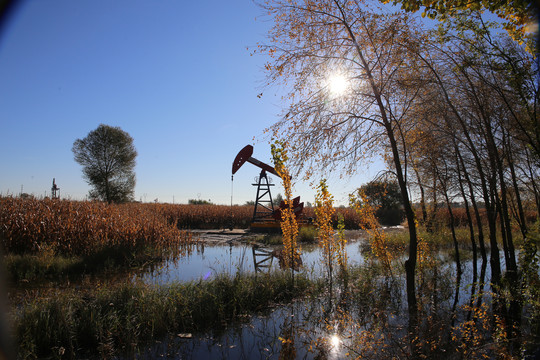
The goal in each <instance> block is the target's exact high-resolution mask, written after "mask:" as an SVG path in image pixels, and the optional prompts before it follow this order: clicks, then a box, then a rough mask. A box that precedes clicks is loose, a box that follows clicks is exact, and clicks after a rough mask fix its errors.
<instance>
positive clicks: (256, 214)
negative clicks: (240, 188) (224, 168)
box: [232, 145, 304, 231]
mask: <svg viewBox="0 0 540 360" xmlns="http://www.w3.org/2000/svg"><path fill="white" fill-rule="evenodd" d="M251 155H253V146H251V145H247V146H245V147H244V148H243V149H242V150H240V152H239V153H238V155H236V158H235V159H234V162H233V166H232V174H233V175H234V174H235V173H236V172H237V171H238V169H240V168H241V167H242V165H244V164H245V163H246V162H248V163H251V164H253V165H255V166H257V167H259V168H261V173H260V174H259V176H258V177H256V179H255V182H256V183H255V184H252V185H253V186H256V187H257V196H256V198H255V207H254V209H253V218H252V220H251V230H259V231H270V230H277V229H279V227H280V221H281V211H282V210H283V209H285V202H284V201H282V202H281V203H280V204H279V207H278V208H277V209H275V208H274V203H273V201H272V193H271V192H270V187H271V186H274V184H272V183H271V182H270V181H269V179H268V175H267V174H266V173H267V172H268V173H271V174H273V175H276V176H277V177H279V178H281V176H279V174H278V173H277V171H276V170H275V169H274V168H273V167H272V166H270V165H268V164H265V163H264V162H262V161H259V160H257V159H255V158H254V157H252V156H251ZM293 209H294V213H295V215H296V217H297V218H298V217H299V216H300V215H301V214H302V211H303V210H304V203H303V202H302V203H301V202H300V196H298V197H296V198H294V199H293Z"/></svg>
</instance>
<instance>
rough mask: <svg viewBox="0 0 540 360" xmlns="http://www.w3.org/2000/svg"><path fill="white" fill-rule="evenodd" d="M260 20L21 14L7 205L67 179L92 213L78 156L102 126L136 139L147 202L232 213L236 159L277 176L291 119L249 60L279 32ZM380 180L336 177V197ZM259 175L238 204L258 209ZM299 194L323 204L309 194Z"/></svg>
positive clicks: (187, 10) (3, 182)
mask: <svg viewBox="0 0 540 360" xmlns="http://www.w3.org/2000/svg"><path fill="white" fill-rule="evenodd" d="M261 13H262V11H261V9H259V8H258V7H257V6H256V5H255V4H254V3H253V2H252V1H250V0H230V1H223V0H198V1H178V0H158V1H153V0H129V1H127V0H114V1H89V0H76V1H74V0H46V1H44V0H27V1H24V2H22V4H21V5H20V6H19V7H18V8H17V9H16V11H15V12H14V14H13V16H12V17H11V18H10V20H9V22H8V23H7V26H6V27H5V28H4V32H3V33H2V34H1V36H0V125H1V127H2V134H3V136H2V141H0V166H1V169H2V175H1V176H0V193H1V194H2V195H6V194H15V195H16V194H19V193H20V192H21V186H22V189H23V192H26V193H30V194H34V195H37V196H43V195H50V188H51V185H52V179H53V178H56V183H57V185H58V186H59V187H60V192H61V196H62V197H68V198H72V199H84V198H85V196H86V194H87V193H88V190H89V188H90V187H89V185H88V184H86V182H85V181H84V180H83V178H82V172H81V167H80V166H79V165H78V164H77V163H75V161H74V160H73V153H72V152H71V147H72V145H73V142H74V141H75V140H76V139H77V138H83V137H85V136H86V135H87V134H88V132H90V131H91V130H93V129H95V128H96V127H97V126H98V125H99V124H101V123H103V124H107V125H111V126H119V127H121V128H122V129H123V130H124V131H126V132H128V133H129V134H130V135H131V136H132V137H133V138H134V143H135V147H136V149H137V151H138V154H139V155H138V157H137V167H136V176H137V185H136V188H135V198H136V199H137V200H143V201H153V200H154V199H158V201H160V202H173V199H174V202H175V203H186V202H187V201H188V199H197V198H200V199H205V200H209V199H210V200H211V201H212V202H214V203H218V204H230V201H231V181H230V178H231V166H232V161H233V159H234V157H235V156H236V154H237V153H238V151H239V150H240V149H242V148H243V147H244V146H245V145H247V144H253V145H254V148H255V151H254V156H255V157H256V158H258V159H259V160H261V161H265V162H268V163H270V157H271V156H270V147H269V145H268V144H267V140H266V139H265V138H264V135H263V131H264V129H265V128H267V127H268V126H269V125H271V124H272V123H274V122H275V121H277V120H278V119H279V114H280V112H281V110H282V105H283V103H282V102H281V100H280V97H281V95H283V94H282V93H281V91H282V90H280V89H263V84H264V71H263V66H264V62H265V58H264V56H262V55H254V56H251V55H250V54H251V52H252V51H251V50H252V49H253V48H254V47H255V46H256V45H257V43H260V42H265V35H266V31H267V29H268V27H269V26H270V25H271V23H270V22H269V21H268V19H264V18H262V17H261V16H260V15H261ZM263 90H264V95H263V96H262V97H261V98H258V97H257V94H259V93H261V92H263ZM254 138H255V140H253V139H254ZM381 168H382V165H381V164H380V163H378V162H377V163H375V165H373V164H372V165H371V166H367V165H366V168H365V169H363V170H362V171H361V174H360V175H359V176H357V177H354V178H352V179H349V180H348V181H344V180H339V178H338V176H337V175H333V176H330V181H329V183H330V191H331V192H332V193H334V196H335V198H336V200H337V201H338V202H339V203H346V199H347V193H349V192H351V191H352V190H353V189H355V188H357V187H358V186H359V185H361V184H362V183H364V182H367V181H369V180H370V179H371V178H373V177H374V176H375V175H376V174H377V172H378V171H379V170H381ZM258 173H259V170H258V169H257V168H256V167H254V166H253V165H251V164H246V165H244V167H243V168H241V169H240V170H239V171H238V173H237V174H236V175H235V181H234V197H233V202H234V203H238V204H243V203H245V202H246V201H248V200H254V197H255V189H254V188H253V187H252V186H251V183H252V182H253V177H255V176H257V175H258ZM276 182H277V181H276ZM277 192H282V191H281V189H280V188H279V187H277V189H276V191H275V192H274V193H277ZM295 193H296V194H297V195H301V196H302V199H303V200H304V201H311V202H313V198H314V191H313V190H312V189H311V187H310V186H309V184H307V183H302V182H297V183H296V185H295Z"/></svg>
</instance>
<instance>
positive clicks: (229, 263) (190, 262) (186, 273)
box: [139, 241, 364, 285]
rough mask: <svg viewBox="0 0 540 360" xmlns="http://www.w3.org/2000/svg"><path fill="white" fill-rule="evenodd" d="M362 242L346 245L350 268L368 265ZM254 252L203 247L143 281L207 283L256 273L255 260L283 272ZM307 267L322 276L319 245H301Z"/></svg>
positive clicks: (233, 246)
mask: <svg viewBox="0 0 540 360" xmlns="http://www.w3.org/2000/svg"><path fill="white" fill-rule="evenodd" d="M361 246H362V242H361V241H350V242H348V243H347V245H346V249H345V250H346V251H347V256H348V263H349V264H350V265H361V264H363V263H364V256H363V254H362V251H361ZM277 249H279V247H265V248H262V250H263V251H264V250H266V251H272V250H277ZM255 252H256V253H259V255H256V254H255V253H254V250H253V246H252V245H245V244H244V245H242V244H232V243H231V244H230V245H229V244H225V245H224V244H221V245H208V244H204V243H200V244H198V245H197V246H196V249H194V250H193V251H192V252H191V254H189V255H187V256H184V257H182V258H180V259H175V260H168V261H165V262H164V263H163V264H162V265H161V266H160V267H159V268H155V269H151V270H149V271H147V272H145V273H143V274H141V275H139V277H140V278H141V279H142V280H143V281H144V282H146V283H150V284H160V285H164V284H167V283H171V282H187V281H197V280H200V279H203V280H206V279H211V278H212V277H215V276H216V275H218V274H229V275H232V276H234V275H235V274H237V273H249V272H251V273H252V272H255V271H256V266H255V260H256V261H257V262H259V261H261V260H263V259H264V258H269V259H268V260H267V262H265V263H271V266H270V268H268V269H266V268H265V269H261V270H263V271H273V270H277V269H279V261H278V259H277V258H275V257H271V258H270V257H269V256H266V255H264V254H261V248H260V249H258V250H255ZM301 252H302V255H301V257H302V262H303V267H302V269H301V270H300V272H303V273H307V274H308V275H310V276H320V275H322V271H323V269H324V266H323V264H322V259H323V257H322V252H321V248H320V247H319V246H317V245H301Z"/></svg>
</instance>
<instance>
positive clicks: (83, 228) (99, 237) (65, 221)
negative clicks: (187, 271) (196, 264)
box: [0, 197, 192, 255]
mask: <svg viewBox="0 0 540 360" xmlns="http://www.w3.org/2000/svg"><path fill="white" fill-rule="evenodd" d="M0 236H1V241H2V246H3V250H4V251H5V252H7V253H37V252H39V251H40V250H42V249H43V248H44V247H45V248H48V249H53V250H54V251H55V253H58V254H71V255H88V254H91V253H95V252H97V251H100V250H102V249H104V248H114V247H125V248H137V247H139V246H147V245H150V246H153V247H157V248H160V247H161V248H165V247H176V248H179V247H181V245H185V244H188V243H190V242H191V241H192V238H191V234H189V233H188V232H186V231H182V230H180V229H178V228H177V227H176V226H175V224H174V223H173V222H172V221H171V220H170V219H168V218H167V217H166V216H165V215H164V214H163V211H161V209H160V205H159V204H136V203H133V204H122V205H108V204H106V203H101V202H88V201H68V200H52V199H43V200H37V199H20V198H13V197H2V198H0Z"/></svg>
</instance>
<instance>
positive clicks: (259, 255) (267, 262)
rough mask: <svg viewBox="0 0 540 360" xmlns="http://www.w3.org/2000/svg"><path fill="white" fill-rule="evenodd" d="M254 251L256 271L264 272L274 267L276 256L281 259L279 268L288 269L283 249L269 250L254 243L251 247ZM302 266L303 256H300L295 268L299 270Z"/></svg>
mask: <svg viewBox="0 0 540 360" xmlns="http://www.w3.org/2000/svg"><path fill="white" fill-rule="evenodd" d="M251 249H252V251H253V265H254V266H255V272H262V271H263V270H265V269H266V270H269V269H270V268H271V267H272V262H273V260H274V258H277V259H278V260H279V268H280V269H282V270H283V269H286V268H287V267H286V266H285V259H284V255H285V254H284V253H283V249H274V250H269V249H265V248H262V247H260V246H258V245H253V247H252V248H251ZM301 267H302V258H301V257H298V258H297V259H296V261H295V264H294V270H295V271H298V270H300V268H301Z"/></svg>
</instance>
